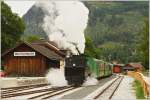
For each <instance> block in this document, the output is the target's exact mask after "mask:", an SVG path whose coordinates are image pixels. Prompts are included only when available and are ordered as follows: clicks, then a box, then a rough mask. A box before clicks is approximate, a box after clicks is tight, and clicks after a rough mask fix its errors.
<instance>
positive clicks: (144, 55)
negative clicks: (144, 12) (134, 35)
mask: <svg viewBox="0 0 150 100" xmlns="http://www.w3.org/2000/svg"><path fill="white" fill-rule="evenodd" d="M137 49H138V54H139V55H140V56H141V57H140V60H141V61H142V63H143V65H144V66H145V68H148V66H149V23H148V20H147V19H146V20H145V26H144V27H143V30H142V32H140V40H139V45H138V48H137Z"/></svg>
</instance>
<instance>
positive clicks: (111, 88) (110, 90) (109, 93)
mask: <svg viewBox="0 0 150 100" xmlns="http://www.w3.org/2000/svg"><path fill="white" fill-rule="evenodd" d="M123 78H124V77H123V76H120V77H118V78H116V79H115V80H114V81H113V82H112V83H111V84H109V85H108V86H107V87H106V88H104V89H103V91H101V92H100V93H99V94H97V95H96V96H95V97H94V99H98V98H103V97H105V98H107V99H111V98H112V97H113V95H114V93H115V92H116V90H117V89H118V87H119V85H120V83H121V82H122V80H123Z"/></svg>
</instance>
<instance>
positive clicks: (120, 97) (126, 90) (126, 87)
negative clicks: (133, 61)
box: [112, 76, 136, 100]
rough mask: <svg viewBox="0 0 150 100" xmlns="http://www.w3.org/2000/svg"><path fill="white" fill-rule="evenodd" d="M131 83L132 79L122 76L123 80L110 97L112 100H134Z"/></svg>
mask: <svg viewBox="0 0 150 100" xmlns="http://www.w3.org/2000/svg"><path fill="white" fill-rule="evenodd" d="M133 81H134V79H133V78H131V77H129V76H124V79H123V80H122V82H121V84H120V86H119V88H118V89H117V91H116V92H115V94H114V96H113V97H112V100H136V96H135V94H134V90H133V88H132V83H133Z"/></svg>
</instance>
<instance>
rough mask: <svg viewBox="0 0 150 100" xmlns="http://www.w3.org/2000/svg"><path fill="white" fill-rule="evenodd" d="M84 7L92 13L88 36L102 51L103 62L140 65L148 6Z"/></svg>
mask: <svg viewBox="0 0 150 100" xmlns="http://www.w3.org/2000/svg"><path fill="white" fill-rule="evenodd" d="M84 3H85V5H86V6H87V7H88V8H89V11H90V13H89V22H88V27H87V29H86V30H85V33H86V35H87V36H90V37H91V39H92V40H93V43H94V44H95V46H96V47H97V48H99V51H100V55H99V58H102V59H106V60H110V61H112V60H117V61H119V62H120V63H127V62H131V61H139V62H140V59H139V56H140V55H138V51H137V46H138V44H139V41H140V34H142V30H143V27H144V25H145V20H146V19H148V7H149V6H148V2H129V1H128V2H127V1H126V2H102V1H101V2H84ZM147 27H148V26H147ZM147 37H148V36H147Z"/></svg>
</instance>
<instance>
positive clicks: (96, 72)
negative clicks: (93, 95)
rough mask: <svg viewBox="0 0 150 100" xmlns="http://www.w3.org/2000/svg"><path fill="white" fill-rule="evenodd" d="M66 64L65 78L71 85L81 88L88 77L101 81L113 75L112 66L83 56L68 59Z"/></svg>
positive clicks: (73, 56)
mask: <svg viewBox="0 0 150 100" xmlns="http://www.w3.org/2000/svg"><path fill="white" fill-rule="evenodd" d="M65 63H66V64H65V78H66V80H67V81H68V84H69V85H74V86H80V85H82V84H83V82H84V81H85V80H86V77H88V76H92V77H95V78H97V79H100V78H103V77H108V76H110V75H112V67H113V65H112V64H110V63H107V62H104V61H102V60H98V59H95V58H92V57H87V56H85V55H83V54H80V55H72V56H70V57H67V58H66V59H65Z"/></svg>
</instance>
